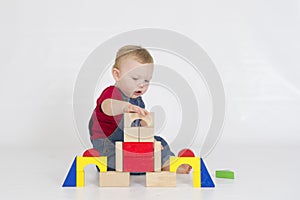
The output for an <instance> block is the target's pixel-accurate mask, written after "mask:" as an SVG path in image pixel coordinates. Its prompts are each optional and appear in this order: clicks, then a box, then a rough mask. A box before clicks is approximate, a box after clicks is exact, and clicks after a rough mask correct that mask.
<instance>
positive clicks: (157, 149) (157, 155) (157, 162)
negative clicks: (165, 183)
mask: <svg viewBox="0 0 300 200" xmlns="http://www.w3.org/2000/svg"><path fill="white" fill-rule="evenodd" d="M154 171H156V172H159V171H161V142H159V141H155V142H154Z"/></svg>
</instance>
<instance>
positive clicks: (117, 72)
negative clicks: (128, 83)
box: [112, 67, 120, 82]
mask: <svg viewBox="0 0 300 200" xmlns="http://www.w3.org/2000/svg"><path fill="white" fill-rule="evenodd" d="M112 75H113V77H114V79H115V81H116V82H118V81H119V80H120V70H119V69H118V68H115V67H114V68H113V69H112Z"/></svg>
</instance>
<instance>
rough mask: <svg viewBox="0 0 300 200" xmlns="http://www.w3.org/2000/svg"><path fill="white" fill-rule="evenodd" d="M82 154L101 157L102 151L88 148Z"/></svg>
mask: <svg viewBox="0 0 300 200" xmlns="http://www.w3.org/2000/svg"><path fill="white" fill-rule="evenodd" d="M82 156H83V157H99V156H100V153H99V151H98V150H97V149H95V148H92V149H88V150H86V151H85V152H84V153H83V155H82Z"/></svg>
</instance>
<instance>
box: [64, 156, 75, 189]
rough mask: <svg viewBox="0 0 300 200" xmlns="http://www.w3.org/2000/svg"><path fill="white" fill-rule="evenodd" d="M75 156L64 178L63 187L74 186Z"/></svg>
mask: <svg viewBox="0 0 300 200" xmlns="http://www.w3.org/2000/svg"><path fill="white" fill-rule="evenodd" d="M76 158H77V157H75V159H74V161H73V163H72V166H71V168H70V170H69V172H68V175H67V177H66V179H65V182H64V184H63V187H76Z"/></svg>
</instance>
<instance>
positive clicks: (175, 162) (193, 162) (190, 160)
mask: <svg viewBox="0 0 300 200" xmlns="http://www.w3.org/2000/svg"><path fill="white" fill-rule="evenodd" d="M182 164H188V165H190V166H191V167H192V168H193V170H194V172H200V157H176V156H170V172H176V170H177V168H178V167H179V166H180V165H182Z"/></svg>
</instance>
